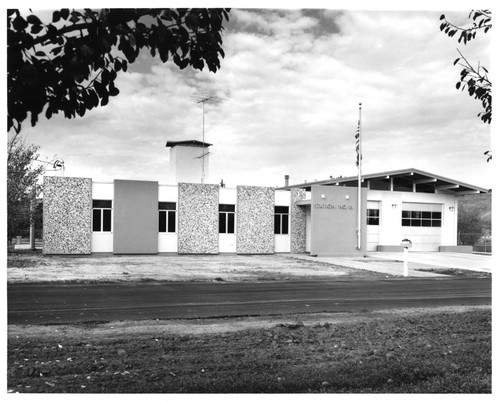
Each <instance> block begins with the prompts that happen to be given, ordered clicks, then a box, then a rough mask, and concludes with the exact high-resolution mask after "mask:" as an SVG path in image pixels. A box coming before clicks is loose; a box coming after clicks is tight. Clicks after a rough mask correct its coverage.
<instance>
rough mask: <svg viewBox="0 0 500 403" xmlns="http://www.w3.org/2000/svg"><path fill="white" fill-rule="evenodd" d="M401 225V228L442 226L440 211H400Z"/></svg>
mask: <svg viewBox="0 0 500 403" xmlns="http://www.w3.org/2000/svg"><path fill="white" fill-rule="evenodd" d="M401 225H402V226H403V227H428V228H430V227H434V228H438V227H441V226H442V214H441V212H440V211H427V210H425V211H424V210H402V212H401Z"/></svg>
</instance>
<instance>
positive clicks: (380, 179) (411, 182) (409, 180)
mask: <svg viewBox="0 0 500 403" xmlns="http://www.w3.org/2000/svg"><path fill="white" fill-rule="evenodd" d="M361 179H362V185H361V186H362V187H365V188H366V187H368V183H370V187H369V188H370V189H372V190H391V189H390V186H391V183H392V190H394V191H398V190H400V191H413V189H414V190H415V192H420V193H448V194H456V195H460V194H470V193H489V190H488V189H484V188H481V187H478V186H474V185H469V184H466V183H463V182H460V181H456V180H453V179H448V178H445V177H443V176H440V175H434V174H432V173H429V172H425V171H422V170H420V169H415V168H408V169H400V170H396V171H387V172H380V173H375V174H364V175H361ZM315 185H322V186H349V187H355V186H358V176H349V177H344V178H331V179H327V180H321V181H314V182H305V183H300V184H297V185H290V186H284V187H282V188H279V189H292V188H302V189H306V190H311V187H312V186H315Z"/></svg>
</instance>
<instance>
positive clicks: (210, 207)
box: [177, 183, 219, 254]
mask: <svg viewBox="0 0 500 403" xmlns="http://www.w3.org/2000/svg"><path fill="white" fill-rule="evenodd" d="M178 214H179V217H178V226H179V229H178V249H177V250H178V253H179V254H217V253H219V185H210V184H198V183H179V202H178Z"/></svg>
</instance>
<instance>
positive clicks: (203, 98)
mask: <svg viewBox="0 0 500 403" xmlns="http://www.w3.org/2000/svg"><path fill="white" fill-rule="evenodd" d="M191 98H192V99H194V101H195V102H196V103H197V104H201V105H202V109H203V113H202V142H203V152H202V154H201V155H200V156H199V157H198V158H199V159H200V161H201V183H204V182H205V157H206V156H207V155H209V154H210V152H209V151H207V152H205V147H204V146H205V104H209V105H219V104H220V103H222V102H223V101H225V99H224V98H220V97H217V96H215V95H207V94H195V95H193V96H191Z"/></svg>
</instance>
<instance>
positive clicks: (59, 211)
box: [42, 176, 92, 255]
mask: <svg viewBox="0 0 500 403" xmlns="http://www.w3.org/2000/svg"><path fill="white" fill-rule="evenodd" d="M91 223H92V179H90V178H67V177H58V176H46V177H44V180H43V249H42V252H43V254H46V255H49V254H76V255H80V254H90V252H91V249H90V246H91Z"/></svg>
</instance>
